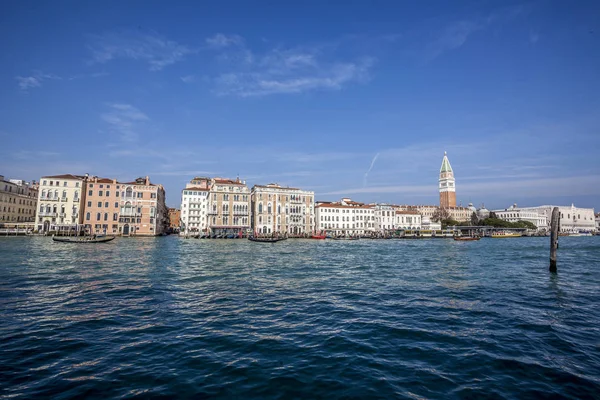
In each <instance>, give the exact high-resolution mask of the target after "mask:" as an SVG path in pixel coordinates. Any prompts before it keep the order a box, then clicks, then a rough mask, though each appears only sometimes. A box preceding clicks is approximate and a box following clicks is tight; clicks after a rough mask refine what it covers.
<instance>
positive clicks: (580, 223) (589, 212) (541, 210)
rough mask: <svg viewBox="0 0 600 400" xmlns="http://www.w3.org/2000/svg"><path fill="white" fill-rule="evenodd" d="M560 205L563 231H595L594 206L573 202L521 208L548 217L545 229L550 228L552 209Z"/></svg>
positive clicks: (561, 229)
mask: <svg viewBox="0 0 600 400" xmlns="http://www.w3.org/2000/svg"><path fill="white" fill-rule="evenodd" d="M554 207H558V209H559V212H560V231H561V232H580V231H584V232H595V231H596V222H595V217H594V209H593V208H579V207H575V205H573V204H571V205H570V206H548V205H544V206H537V207H522V208H521V210H528V211H535V212H537V213H538V214H540V215H543V216H544V217H546V221H547V222H546V226H545V227H544V228H545V229H549V224H550V220H551V217H552V210H553V209H554ZM496 215H497V214H496Z"/></svg>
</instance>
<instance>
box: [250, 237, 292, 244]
mask: <svg viewBox="0 0 600 400" xmlns="http://www.w3.org/2000/svg"><path fill="white" fill-rule="evenodd" d="M286 239H287V238H285V237H280V238H273V237H254V236H248V240H250V241H251V242H261V243H276V242H281V241H282V240H286Z"/></svg>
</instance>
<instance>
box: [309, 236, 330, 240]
mask: <svg viewBox="0 0 600 400" xmlns="http://www.w3.org/2000/svg"><path fill="white" fill-rule="evenodd" d="M310 238H311V239H326V238H327V236H326V235H311V237H310Z"/></svg>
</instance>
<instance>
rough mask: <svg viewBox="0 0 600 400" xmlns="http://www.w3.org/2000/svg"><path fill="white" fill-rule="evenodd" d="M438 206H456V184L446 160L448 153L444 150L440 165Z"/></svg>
mask: <svg viewBox="0 0 600 400" xmlns="http://www.w3.org/2000/svg"><path fill="white" fill-rule="evenodd" d="M439 182H440V186H439V188H440V208H449V207H456V185H455V183H456V182H455V181H454V172H453V171H452V167H451V166H450V161H448V155H447V154H446V152H444V159H443V160H442V167H441V168H440V179H439Z"/></svg>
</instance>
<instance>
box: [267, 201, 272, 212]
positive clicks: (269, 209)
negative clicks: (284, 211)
mask: <svg viewBox="0 0 600 400" xmlns="http://www.w3.org/2000/svg"><path fill="white" fill-rule="evenodd" d="M271 209H272V208H271V203H269V205H268V206H267V212H268V213H269V214H271Z"/></svg>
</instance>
